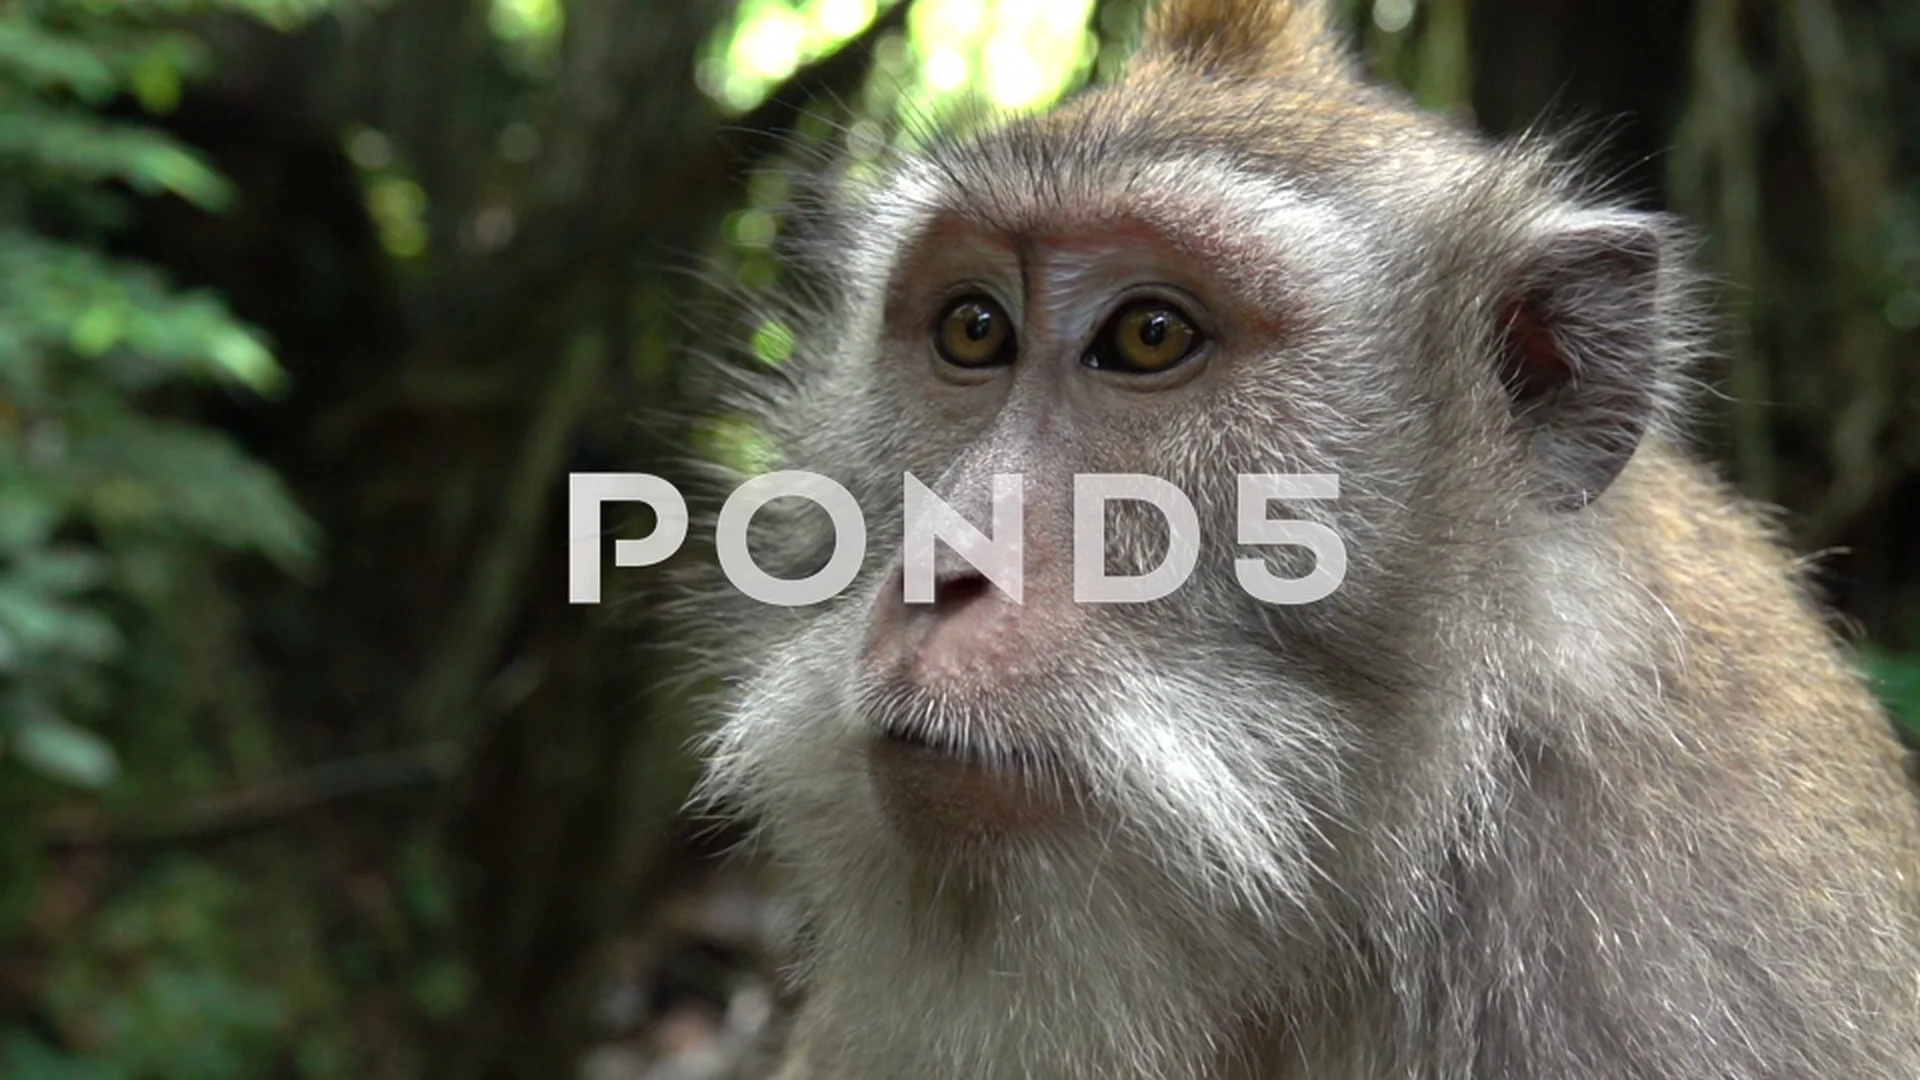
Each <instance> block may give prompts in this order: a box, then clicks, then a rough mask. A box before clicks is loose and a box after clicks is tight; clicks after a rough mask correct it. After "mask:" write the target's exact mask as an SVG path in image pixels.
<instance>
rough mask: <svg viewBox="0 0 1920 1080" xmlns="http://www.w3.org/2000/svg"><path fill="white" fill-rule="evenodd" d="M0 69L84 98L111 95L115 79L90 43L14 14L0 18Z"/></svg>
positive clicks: (45, 87)
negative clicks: (58, 32)
mask: <svg viewBox="0 0 1920 1080" xmlns="http://www.w3.org/2000/svg"><path fill="white" fill-rule="evenodd" d="M0 72H5V73H6V74H8V75H12V76H13V77H15V78H17V79H19V80H20V81H22V82H24V83H26V84H27V85H28V86H29V87H32V88H33V89H35V90H41V91H45V90H53V89H65V90H71V91H73V93H74V94H75V95H76V96H77V97H79V98H81V99H82V100H86V101H100V100H102V99H104V98H106V97H108V96H110V95H112V93H113V91H114V88H115V84H116V83H117V81H118V80H117V79H115V78H114V73H113V68H112V66H111V65H110V64H108V62H107V60H106V59H105V58H104V57H103V56H101V54H100V50H99V49H97V48H96V47H94V46H93V45H92V44H90V43H88V42H84V41H81V40H79V39H78V38H74V37H70V36H68V35H65V34H55V33H52V32H50V31H48V30H46V29H45V28H43V27H40V26H36V25H34V24H33V23H31V22H27V21H25V20H22V19H17V18H8V19H5V20H0Z"/></svg>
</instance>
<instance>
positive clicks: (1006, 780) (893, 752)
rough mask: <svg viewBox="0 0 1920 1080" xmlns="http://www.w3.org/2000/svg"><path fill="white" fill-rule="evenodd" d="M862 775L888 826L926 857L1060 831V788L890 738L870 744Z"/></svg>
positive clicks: (1063, 804)
mask: <svg viewBox="0 0 1920 1080" xmlns="http://www.w3.org/2000/svg"><path fill="white" fill-rule="evenodd" d="M867 773H868V775H869V777H871V779H872V782H873V789H874V795H875V797H876V798H877V799H878V801H879V804H880V810H881V813H882V814H883V815H884V816H885V818H886V820H887V823H888V824H889V825H891V826H892V827H893V828H895V829H897V830H899V832H900V834H901V835H902V836H903V837H904V838H905V839H906V840H907V841H908V843H910V844H913V845H915V846H917V847H921V848H924V849H926V850H927V851H929V852H931V853H957V852H964V851H968V850H978V849H980V848H982V847H991V846H992V845H995V844H997V843H1001V842H1005V841H1008V840H1011V839H1014V838H1017V837H1020V836H1024V835H1028V834H1031V833H1034V832H1036V831H1041V830H1047V829H1051V828H1054V827H1057V826H1058V825H1060V824H1061V823H1062V822H1063V820H1064V817H1065V811H1066V809H1067V808H1068V805H1069V804H1070V802H1071V796H1070V794H1069V793H1068V792H1067V791H1066V790H1065V789H1064V788H1063V787H1062V785H1060V784H1057V783H1054V782H1051V781H1048V780H1045V779H1041V778H1038V777H1035V776H1032V775H1029V774H1028V773H1027V772H1026V771H1025V770H1020V769H1008V768H996V767H993V766H990V765H987V764H984V763H981V762H976V761H969V760H966V759H964V758H960V757H956V756H954V755H952V754H948V753H944V752H942V751H938V750H932V749H929V748H927V747H923V746H917V745H914V744H912V743H907V742H902V741H900V740H896V739H887V738H882V739H876V740H874V741H873V742H872V743H871V744H869V748H868V752H867Z"/></svg>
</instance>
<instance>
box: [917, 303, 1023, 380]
mask: <svg viewBox="0 0 1920 1080" xmlns="http://www.w3.org/2000/svg"><path fill="white" fill-rule="evenodd" d="M934 347H935V348H937V349H938V350H939V351H940V357H941V359H943V360H945V361H946V362H947V363H949V364H954V365H956V366H959V367H967V368H981V367H992V366H994V365H996V364H1010V363H1012V362H1013V320H1011V319H1009V318H1007V313H1006V312H1004V311H1002V310H1000V305H999V304H996V303H994V302H993V301H991V300H989V299H987V298H986V297H984V296H966V297H962V298H960V299H959V300H955V301H954V302H953V303H951V304H949V305H947V310H946V311H945V312H943V313H942V314H941V316H940V325H939V327H938V328H937V329H936V330H935V331H934Z"/></svg>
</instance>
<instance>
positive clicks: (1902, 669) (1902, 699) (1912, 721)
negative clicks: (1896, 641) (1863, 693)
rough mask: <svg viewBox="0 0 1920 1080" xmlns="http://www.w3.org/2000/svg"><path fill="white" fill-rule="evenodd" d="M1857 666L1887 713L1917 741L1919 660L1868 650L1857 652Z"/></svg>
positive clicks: (1919, 723)
mask: <svg viewBox="0 0 1920 1080" xmlns="http://www.w3.org/2000/svg"><path fill="white" fill-rule="evenodd" d="M1860 666H1861V667H1862V668H1864V669H1865V670H1866V673H1867V678H1868V680H1869V681H1870V682H1872V683H1873V688H1874V690H1875V692H1877V693H1878V694H1879V695H1880V700H1881V701H1883V702H1885V703H1886V706H1887V709H1888V711H1890V712H1892V713H1893V715H1894V718H1895V719H1896V720H1898V721H1899V722H1900V725H1901V726H1902V727H1903V728H1905V729H1906V731H1907V732H1908V733H1909V734H1911V735H1913V736H1915V737H1917V738H1920V656H1907V655H1902V654H1898V653H1891V652H1887V651H1885V650H1882V649H1877V648H1874V647H1872V646H1868V647H1865V648H1863V649H1861V650H1860Z"/></svg>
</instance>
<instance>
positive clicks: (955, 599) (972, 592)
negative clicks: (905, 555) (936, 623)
mask: <svg viewBox="0 0 1920 1080" xmlns="http://www.w3.org/2000/svg"><path fill="white" fill-rule="evenodd" d="M992 588H993V584H992V583H991V582H989V581H988V580H987V579H986V576H985V575H984V574H976V573H966V574H956V575H955V576H953V577H950V578H944V579H942V580H940V581H936V582H934V585H933V610H934V612H935V613H936V614H939V615H951V614H953V613H954V612H957V611H959V610H960V609H961V608H964V607H966V606H967V605H968V604H971V603H973V602H974V601H975V600H978V599H980V598H982V597H984V596H986V595H987V592H988V590H990V589H992Z"/></svg>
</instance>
